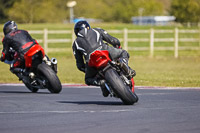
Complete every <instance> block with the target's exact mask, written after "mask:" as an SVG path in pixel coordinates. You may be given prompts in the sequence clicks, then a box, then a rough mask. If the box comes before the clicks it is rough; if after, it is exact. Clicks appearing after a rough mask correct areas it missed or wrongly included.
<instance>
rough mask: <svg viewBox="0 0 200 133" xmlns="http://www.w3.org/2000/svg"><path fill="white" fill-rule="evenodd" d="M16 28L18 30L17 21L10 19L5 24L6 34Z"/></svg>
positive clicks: (4, 31) (4, 30)
mask: <svg viewBox="0 0 200 133" xmlns="http://www.w3.org/2000/svg"><path fill="white" fill-rule="evenodd" d="M14 30H17V24H16V23H15V21H8V22H6V23H5V24H4V27H3V33H4V35H7V34H8V33H10V32H11V31H14Z"/></svg>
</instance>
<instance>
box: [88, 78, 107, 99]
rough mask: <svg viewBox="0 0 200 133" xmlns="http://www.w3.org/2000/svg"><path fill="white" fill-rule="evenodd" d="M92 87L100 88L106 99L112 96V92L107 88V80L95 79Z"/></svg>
mask: <svg viewBox="0 0 200 133" xmlns="http://www.w3.org/2000/svg"><path fill="white" fill-rule="evenodd" d="M91 85H95V86H100V88H101V91H102V95H103V96H104V97H107V96H108V95H109V94H110V92H109V91H108V90H107V88H106V86H105V80H97V79H94V81H93V83H92V84H91Z"/></svg>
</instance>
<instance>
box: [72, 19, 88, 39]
mask: <svg viewBox="0 0 200 133" xmlns="http://www.w3.org/2000/svg"><path fill="white" fill-rule="evenodd" d="M84 28H88V29H90V25H89V23H88V22H87V21H85V20H81V21H78V22H77V23H76V24H75V26H74V33H75V34H76V36H77V34H78V32H79V31H80V30H82V29H84Z"/></svg>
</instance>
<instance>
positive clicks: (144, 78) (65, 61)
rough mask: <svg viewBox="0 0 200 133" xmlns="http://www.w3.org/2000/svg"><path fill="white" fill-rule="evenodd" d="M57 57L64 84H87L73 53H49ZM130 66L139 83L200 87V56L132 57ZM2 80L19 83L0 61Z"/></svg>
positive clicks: (59, 74) (59, 73) (60, 75)
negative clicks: (135, 73) (77, 66)
mask: <svg viewBox="0 0 200 133" xmlns="http://www.w3.org/2000/svg"><path fill="white" fill-rule="evenodd" d="M49 56H50V57H56V58H57V59H58V70H59V71H58V76H59V78H60V80H61V82H62V83H82V84H83V83H84V73H82V72H80V71H78V69H77V68H76V65H75V59H74V58H73V57H72V53H70V54H64V53H63V54H49ZM129 64H130V66H131V67H132V68H134V69H135V70H136V72H137V75H136V77H135V82H136V85H137V86H171V87H172V86H178V87H200V78H199V77H200V58H198V57H184V58H178V59H175V58H173V57H164V56H158V57H155V58H149V57H146V56H135V57H134V56H133V55H132V54H131V58H130V63H129ZM0 73H1V77H0V83H20V82H19V81H18V80H17V78H16V77H15V75H13V74H11V73H10V71H9V67H8V65H6V64H3V63H1V64H0Z"/></svg>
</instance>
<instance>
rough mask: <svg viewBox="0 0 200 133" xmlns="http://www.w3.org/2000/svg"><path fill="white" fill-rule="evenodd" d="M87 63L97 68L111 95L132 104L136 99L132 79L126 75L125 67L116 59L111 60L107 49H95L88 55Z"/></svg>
mask: <svg viewBox="0 0 200 133" xmlns="http://www.w3.org/2000/svg"><path fill="white" fill-rule="evenodd" d="M88 65H89V66H90V67H95V68H96V69H97V70H98V75H100V77H101V78H102V79H105V87H106V89H107V90H108V91H109V93H110V95H111V96H114V97H117V98H120V99H121V100H122V101H123V103H124V104H126V105H132V104H134V103H136V102H137V101H138V96H137V95H136V93H135V92H134V80H133V78H130V77H128V74H127V68H126V66H123V65H122V64H121V63H120V62H119V61H118V60H117V61H112V60H111V59H110V57H109V52H108V51H107V50H101V51H100V50H96V51H95V52H93V53H92V54H91V55H90V60H89V63H88Z"/></svg>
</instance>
